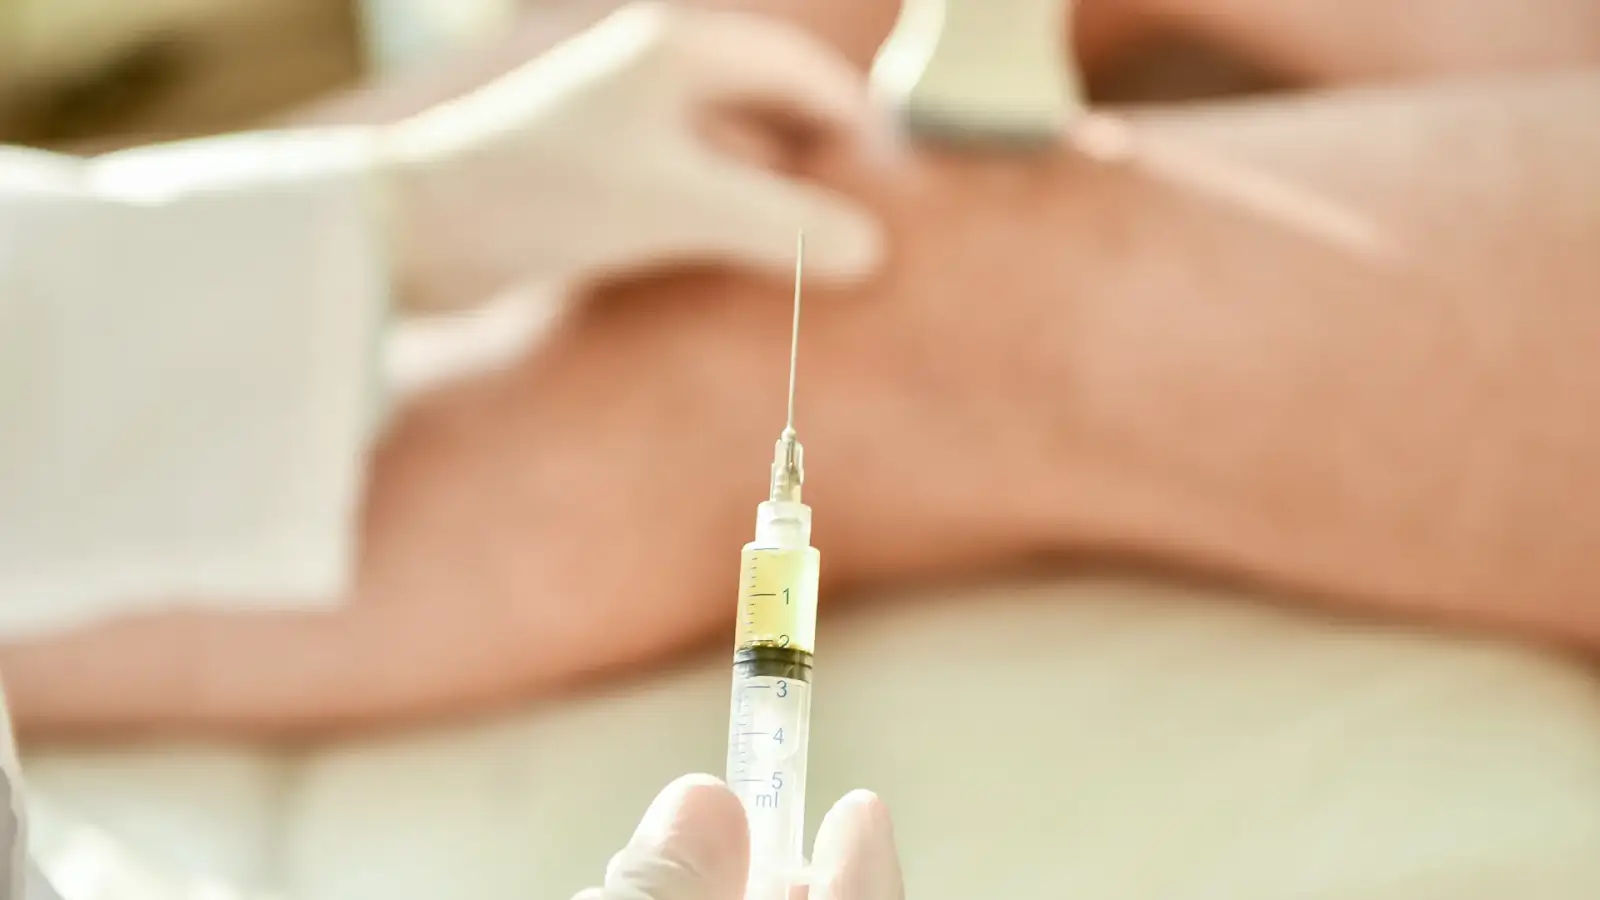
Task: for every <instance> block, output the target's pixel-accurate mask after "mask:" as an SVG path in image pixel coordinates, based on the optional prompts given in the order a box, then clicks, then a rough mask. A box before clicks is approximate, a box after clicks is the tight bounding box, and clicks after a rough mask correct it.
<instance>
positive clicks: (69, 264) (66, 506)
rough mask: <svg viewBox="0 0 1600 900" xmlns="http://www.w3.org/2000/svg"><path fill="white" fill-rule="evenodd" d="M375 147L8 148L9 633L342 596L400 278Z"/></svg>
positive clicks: (4, 375)
mask: <svg viewBox="0 0 1600 900" xmlns="http://www.w3.org/2000/svg"><path fill="white" fill-rule="evenodd" d="M371 158H372V153H371V150H370V140H369V137H368V136H367V135H366V134H365V133H363V132H359V131H348V132H346V131H328V132H284V133H279V134H253V135H236V136H231V137H226V138H216V139H207V140H199V141H192V142H186V143H179V144H170V145H164V146H156V147H151V148H146V149H141V150H135V151H128V152H124V153H117V154H111V155H108V156H103V157H98V158H95V159H92V160H86V161H82V160H76V159H69V158H64V157H60V156H53V155H48V154H44V153H39V152H34V151H27V150H20V149H11V148H0V632H4V633H5V634H7V635H8V636H16V635H18V634H19V633H25V632H28V631H32V630H37V629H48V628H58V627H63V626H68V625H72V624H75V623H79V622H84V621H89V620H92V619H96V618H100V617H103V616H104V615H106V614H108V613H111V612H126V611H131V610H133V609H137V608H150V607H153V606H157V605H174V604H178V603H216V602H228V603H235V604H237V603H241V602H243V603H251V604H267V603H271V604H274V605H285V604H323V603H326V602H328V600H329V599H330V598H334V597H337V596H338V593H339V591H340V589H341V588H342V586H343V584H344V582H345V580H346V578H347V575H348V569H349V560H350V556H351V543H352V538H351V534H352V531H353V517H354V513H355V507H356V503H357V500H358V495H359V490H360V487H361V484H362V480H363V478H362V476H363V472H364V464H363V463H364V458H365V449H366V447H367V444H368V441H369V439H370V438H371V430H372V425H373V423H374V421H375V416H374V414H375V411H376V409H377V407H376V402H377V400H378V394H377V388H378V379H377V368H376V354H375V352H374V351H375V350H376V348H377V342H378V331H379V328H380V326H381V323H382V317H383V315H384V310H385V307H386V304H387V294H388V289H387V283H386V279H387V271H388V265H387V260H386V258H385V250H384V248H385V239H384V235H383V230H382V228H381V227H379V223H380V222H381V217H380V216H379V215H378V213H379V209H378V206H377V204H378V201H379V198H378V197H377V191H376V190H375V178H374V177H373V174H372V165H371Z"/></svg>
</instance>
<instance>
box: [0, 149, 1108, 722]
mask: <svg viewBox="0 0 1600 900" xmlns="http://www.w3.org/2000/svg"><path fill="white" fill-rule="evenodd" d="M840 156H841V158H840V159H837V160H833V159H823V160H819V161H817V162H815V163H813V164H810V165H808V166H807V168H806V170H807V171H808V172H812V173H814V174H817V175H818V176H819V178H820V179H821V180H823V181H824V182H825V183H829V184H837V185H840V186H841V187H842V188H844V189H847V190H848V191H849V192H850V193H851V194H852V195H856V196H861V197H863V198H867V199H868V200H869V202H870V205H871V207H872V208H874V209H877V210H880V211H882V213H883V215H884V217H885V221H886V222H887V223H888V225H889V227H890V229H891V234H892V235H893V236H894V246H895V254H894V257H893V259H892V261H891V263H890V265H889V266H887V267H886V269H885V271H884V273H883V274H882V276H881V277H880V278H878V279H875V280H874V281H873V282H871V283H870V285H867V286H862V287H857V288H847V289H838V288H836V289H829V288H826V287H825V286H822V285H815V286H812V287H809V288H808V289H807V295H806V296H807V300H806V306H805V314H804V318H803V320H802V322H801V340H800V361H799V393H798V408H797V416H798V418H797V427H798V429H799V433H800V438H801V440H802V441H804V442H805V445H806V450H807V454H806V455H807V462H808V468H809V469H810V473H809V474H810V477H809V478H808V480H807V485H806V499H807V501H808V502H810V503H811V504H812V505H813V506H814V508H815V509H816V522H817V531H816V542H817V545H818V547H819V548H820V549H821V550H822V559H823V564H822V572H823V578H824V580H825V588H827V589H829V590H830V596H835V597H842V596H843V595H842V593H833V592H832V588H833V587H834V586H837V585H841V584H860V583H863V582H871V581H877V580H880V579H883V578H886V577H890V576H909V577H928V576H931V575H935V574H938V573H942V572H946V571H967V570H971V569H973V568H977V567H981V566H985V565H991V564H994V563H996V562H1004V561H1006V560H1007V559H1008V558H1009V557H1010V556H1011V555H1013V554H1018V553H1021V552H1026V551H1031V550H1034V549H1036V548H1037V547H1038V546H1040V541H1041V537H1040V535H1038V534H1036V533H1032V532H1030V531H1029V529H1034V528H1038V527H1041V526H1040V523H1049V522H1052V521H1053V519H1054V518H1055V517H1057V516H1058V514H1059V513H1058V511H1059V509H1060V504H1059V502H1057V501H1055V500H1053V499H1052V498H1051V497H1048V496H1043V497H1041V496H1040V494H1039V490H1038V486H1039V485H1041V484H1055V483H1057V482H1059V481H1060V480H1061V477H1062V476H1061V475H1060V474H1059V473H1060V472H1061V471H1062V470H1071V469H1072V468H1074V467H1073V466H1070V465H1068V464H1067V463H1066V462H1064V461H1063V455H1064V453H1065V452H1066V450H1067V449H1069V448H1070V447H1071V446H1072V444H1071V442H1069V441H1067V440H1065V439H1062V438H1059V437H1057V436H1054V435H1051V434H1049V433H1048V431H1047V429H1049V428H1050V427H1052V423H1049V422H1041V421H1039V417H1038V416H1036V415H1031V414H1029V413H1030V411H1031V410H1032V409H1033V407H1032V406H1030V405H1029V404H1030V403H1033V404H1034V405H1037V402H1036V401H1034V400H1030V399H1028V398H1033V397H1036V396H1037V394H1038V392H1039V391H1040V387H1039V385H1038V380H1037V378H1036V377H1035V373H1033V372H1032V371H1031V370H1028V369H1026V368H1024V367H1021V363H1020V362H1019V359H1026V357H1027V356H1028V355H1030V354H1032V353H1034V352H1045V351H1046V348H1044V347H1036V348H1019V347H1018V344H1017V340H1016V335H1017V334H1019V333H1030V330H1031V331H1032V332H1037V333H1038V334H1040V335H1041V337H1040V340H1044V341H1051V342H1054V339H1053V338H1051V337H1050V335H1051V334H1053V333H1054V332H1053V331H1052V330H1051V329H1050V328H1039V327H1037V323H1040V322H1055V321H1058V320H1059V319H1060V317H1061V316H1071V315H1074V314H1075V313H1074V309H1075V307H1074V305H1073V304H1072V303H1070V302H1066V301H1065V298H1070V297H1071V296H1072V294H1073V290H1074V289H1073V288H1072V285H1073V284H1074V283H1075V280H1076V279H1080V278H1081V277H1082V276H1081V274H1080V273H1082V272H1085V271H1088V270H1089V269H1090V268H1091V265H1090V264H1091V263H1092V262H1093V259H1094V258H1095V257H1096V256H1097V255H1100V256H1111V255H1114V254H1115V253H1116V252H1118V251H1117V250H1116V249H1115V247H1114V244H1115V242H1116V240H1117V235H1118V230H1117V229H1116V228H1110V229H1108V228H1106V227H1105V223H1107V222H1112V223H1114V222H1115V221H1116V218H1117V216H1118V215H1119V213H1118V212H1117V211H1116V210H1115V209H1110V208H1108V207H1106V206H1104V205H1103V204H1102V203H1101V202H1100V198H1099V197H1098V196H1097V192H1096V191H1095V190H1093V188H1094V187H1095V185H1096V184H1097V179H1096V176H1095V175H1094V173H1093V172H1092V170H1091V169H1090V167H1088V166H1086V165H1084V164H1082V163H1081V162H1080V161H1075V160H1074V159H1073V158H1072V157H1070V156H1068V155H1067V154H1061V155H1060V156H1047V157H1046V158H1042V159H1036V160H1033V161H1031V162H1026V163H1018V162H1017V161H1015V160H1011V159H1002V160H984V159H973V158H970V157H953V158H950V159H947V160H941V159H935V158H932V157H929V156H923V155H917V154H911V155H908V156H906V157H903V158H898V159H896V160H893V161H892V163H891V164H880V163H878V162H876V161H874V160H873V159H872V158H871V157H869V156H868V155H867V154H866V153H865V152H864V151H863V152H860V153H846V154H841V155H840ZM1080 218H1081V219H1082V220H1083V222H1084V224H1083V226H1082V228H1081V229H1073V230H1068V229H1067V227H1066V223H1068V222H1076V221H1078V219H1080ZM1108 245H1112V246H1109V247H1108ZM808 249H809V248H808ZM808 257H809V254H808ZM789 299H790V285H789V283H788V280H787V279H786V278H758V277H755V276H752V275H737V274H733V273H721V274H714V273H703V274H700V275H689V274H687V273H686V274H685V275H684V276H682V277H675V278H661V277H654V278H648V279H635V280H633V281H630V282H627V283H619V284H615V285H613V286H611V287H610V288H609V289H607V290H606V291H604V292H603V293H601V294H600V295H599V296H596V297H593V298H590V299H589V300H588V301H587V302H584V303H579V304H574V305H573V307H572V311H571V314H570V315H568V316H566V317H564V318H562V319H561V320H560V321H559V322H558V323H557V325H556V326H555V327H554V328H553V330H552V331H550V332H549V333H547V334H545V335H543V336H542V338H541V339H540V341H539V343H538V344H537V345H536V346H533V347H532V348H531V349H529V350H527V351H526V352H523V353H522V354H521V355H520V356H516V357H515V358H514V359H513V360H512V361H511V362H510V363H508V364H507V365H505V366H503V367H501V368H497V369H493V370H490V371H484V372H480V373H478V374H475V375H472V376H470V377H464V378H460V379H458V380H455V381H451V382H449V383H446V384H443V385H440V386H436V387H433V388H431V389H428V390H426V391H424V392H422V393H420V394H418V395H417V396H416V397H415V398H414V399H413V400H412V401H411V402H410V403H408V404H407V405H406V406H404V407H403V408H402V409H401V410H400V411H399V413H398V415H397V417H396V419H395V421H394V422H393V424H392V427H391V429H390V431H389V432H388V434H387V435H386V436H385V439H384V442H383V444H382V446H381V447H380V449H379V451H378V453H377V455H376V457H375V459H374V463H373V471H372V477H371V483H370V486H369V490H368V497H367V503H366V510H365V521H364V524H363V539H362V552H361V560H360V565H359V571H358V573H357V583H356V587H355V590H354V592H353V594H352V595H351V596H350V597H348V598H346V599H345V602H344V604H343V605H342V607H341V608H340V609H338V610H336V611H334V612H330V613H287V612H284V613H236V614H216V613H213V614H199V613H183V614H168V615H162V616H156V617H146V618H140V619H132V620H126V621H121V622H115V623H108V624H105V625H102V626H98V627H96V628H94V629H92V630H87V631H83V632H79V633H74V634H65V635H60V636H56V637H52V638H48V639H44V640H39V641H37V642H32V643H29V644H25V645H12V646H6V647H0V671H4V672H5V674H6V679H7V683H6V687H7V692H8V694H9V695H10V696H11V699H12V702H13V704H14V709H15V713H16V716H17V719H18V721H19V727H21V728H22V729H24V730H27V729H34V730H36V731H44V732H58V733H71V732H81V731H84V730H92V729H97V728H121V729H127V728H130V727H144V728H154V729H160V730H169V729H179V730H184V729H194V730H201V731H208V732H222V733H234V734H237V733H241V732H243V733H247V734H248V733H257V734H268V735H280V734H285V733H295V732H312V731H326V730H328V729H337V728H341V727H347V726H357V725H363V724H371V723H388V722H392V721H394V720H402V719H418V718H426V717H433V716H438V715H443V714H457V713H460V712H462V711H464V710H469V709H477V708H486V707H503V706H505V705H508V704H512V703H516V702H521V701H524V700H526V699H527V698H529V697H532V696H540V695H548V694H549V693H551V692H553V691H556V690H559V689H563V688H568V687H570V686H572V685H574V684H575V683H578V682H581V681H584V680H587V679H590V678H592V677H594V676H595V675H596V674H597V673H601V672H615V671H617V670H619V669H626V671H629V672H641V671H648V667H649V666H650V665H652V664H653V663H658V662H659V661H661V660H662V659H663V658H664V657H666V656H668V655H670V654H672V653H676V652H681V651H683V650H685V649H687V648H690V647H693V646H697V645H699V644H700V643H701V642H703V641H706V640H707V639H709V638H711V637H712V636H714V635H731V629H732V626H733V622H732V615H733V607H732V604H733V597H734V593H735V590H734V589H735V587H736V584H735V582H736V580H737V579H736V575H737V566H738V548H739V547H740V546H741V545H742V544H743V543H744V542H746V541H748V540H749V539H750V537H751V534H752V529H753V527H754V517H755V506H756V503H757V501H759V500H761V499H764V498H765V497H766V494H767V487H768V485H767V481H768V469H767V467H768V463H769V460H770V459H771V453H772V442H773V441H774V440H775V439H776V438H777V436H778V433H779V431H781V430H782V428H783V421H784V411H785V410H784V388H785V382H786V380H787V375H788V350H789V325H790V307H789V302H788V301H789ZM1024 349H1025V350H1027V352H1026V353H1023V352H1019V351H1020V350H1024ZM1078 351H1079V348H1077V347H1072V346H1064V345H1063V346H1051V347H1050V348H1048V352H1051V353H1059V354H1062V355H1063V356H1065V357H1069V358H1070V357H1071V356H1072V355H1074V354H1076V353H1077V352H1078ZM1048 390H1050V391H1054V390H1056V388H1055V387H1050V388H1048ZM1062 402H1063V404H1069V403H1070V401H1069V400H1066V399H1063V400H1062ZM1025 414H1027V415H1025ZM1074 489H1075V490H1077V489H1079V488H1078V486H1076V485H1075V486H1074ZM1093 495H1094V492H1093V491H1092V490H1089V489H1088V488H1087V487H1085V488H1083V489H1082V490H1081V494H1080V496H1083V497H1092V496H1093ZM1085 503H1086V504H1087V505H1085V506H1084V507H1083V509H1084V511H1085V514H1086V515H1087V514H1088V513H1089V512H1090V510H1092V508H1093V505H1092V503H1088V501H1085ZM1049 537H1052V538H1053V537H1054V535H1053V534H1052V535H1049Z"/></svg>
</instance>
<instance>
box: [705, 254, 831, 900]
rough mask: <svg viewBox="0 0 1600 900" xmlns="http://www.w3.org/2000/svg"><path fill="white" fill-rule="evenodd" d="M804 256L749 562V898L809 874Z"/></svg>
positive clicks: (744, 736) (810, 616)
mask: <svg viewBox="0 0 1600 900" xmlns="http://www.w3.org/2000/svg"><path fill="white" fill-rule="evenodd" d="M804 261H805V236H804V234H802V235H800V237H799V238H798V239H797V240H796V248H795V270H794V325H793V331H792V333H791V336H790V340H789V417H788V422H787V424H786V425H785V426H784V429H783V433H782V435H780V436H779V437H778V442H777V446H776V448H775V452H774V455H773V461H772V483H771V491H770V493H769V494H768V497H767V499H766V500H765V501H764V502H762V503H761V504H760V505H758V506H757V507H756V539H755V540H753V541H751V542H750V543H748V544H745V545H744V551H743V553H742V555H741V558H740V564H741V569H740V573H739V614H738V619H737V623H738V624H737V627H736V628H735V631H734V645H733V648H734V649H733V713H732V715H731V716H730V722H729V726H728V784H729V786H730V787H732V788H733V791H734V793H736V794H738V795H739V799H740V800H741V801H742V802H743V803H744V810H745V815H746V817H747V818H748V819H749V821H750V883H749V886H748V889H747V892H746V895H745V896H746V900H787V898H788V897H789V891H790V887H791V886H792V885H795V884H800V883H803V881H804V879H805V871H804V868H805V855H804V853H805V849H804V841H805V815H806V814H805V799H806V741H807V738H808V737H809V733H810V730H811V654H812V650H813V648H814V645H815V637H816V631H817V574H818V565H819V563H820V560H821V556H820V554H818V553H817V549H816V548H815V547H812V546H811V508H810V507H808V506H806V505H805V504H804V503H801V502H800V486H801V484H802V483H803V482H804V481H805V461H804V451H803V450H802V448H801V446H800V442H799V441H798V440H796V438H795V430H794V373H795V360H796V358H797V356H798V351H799V347H800V274H801V269H802V267H803V265H804Z"/></svg>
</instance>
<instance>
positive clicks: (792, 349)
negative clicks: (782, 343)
mask: <svg viewBox="0 0 1600 900" xmlns="http://www.w3.org/2000/svg"><path fill="white" fill-rule="evenodd" d="M794 244H795V246H794V325H793V327H792V328H791V329H790V332H789V420H788V422H787V423H785V425H784V429H783V430H784V431H786V432H789V433H790V434H793V433H794V367H795V362H796V360H798V359H799V358H800V273H801V270H802V269H804V268H805V260H806V233H805V232H804V231H801V232H800V233H799V234H798V235H796V237H795V242H794Z"/></svg>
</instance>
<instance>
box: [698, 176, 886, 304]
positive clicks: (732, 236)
mask: <svg viewBox="0 0 1600 900" xmlns="http://www.w3.org/2000/svg"><path fill="white" fill-rule="evenodd" d="M697 168H698V169H699V171H698V172H696V174H695V175H694V176H693V177H692V178H690V179H687V180H686V182H685V184H684V187H685V190H687V191H688V192H690V193H691V195H692V196H690V197H688V198H686V199H685V202H684V203H682V204H681V207H680V208H681V209H682V210H684V211H685V213H686V216H685V219H683V220H680V223H679V224H680V228H679V231H678V235H679V237H680V239H682V240H684V241H686V242H689V243H692V244H693V245H694V246H693V247H689V248H684V249H686V250H688V251H689V252H690V253H692V254H693V255H697V256H710V257H714V258H716V259H718V260H720V261H725V262H729V263H739V264H750V265H757V266H764V267H769V268H773V269H778V270H783V269H789V268H793V266H794V253H795V234H796V232H797V231H799V230H801V229H804V231H805V236H806V276H807V277H808V278H810V277H813V276H815V277H818V278H840V279H855V278H863V277H866V276H868V275H870V274H872V272H873V271H875V270H876V269H877V267H878V265H879V264H880V263H881V262H882V261H883V254H884V237H883V228H882V226H881V225H880V224H879V222H878V220H877V219H876V217H874V216H873V215H872V214H871V213H870V212H869V211H868V210H867V209H866V208H865V207H864V206H862V205H860V204H858V203H856V202H855V201H854V200H852V199H851V198H849V197H846V196H845V195H843V194H839V193H835V192H833V191H830V190H827V189H824V188H822V187H820V186H817V185H814V184H809V183H807V182H804V181H801V180H798V179H796V178H792V177H788V176H781V175H778V174H776V173H773V172H768V171H765V170H763V169H760V168H758V167H756V166H752V165H748V164H745V163H742V162H739V161H735V160H733V159H724V158H718V157H716V156H715V155H714V154H713V153H711V152H710V151H707V152H706V154H705V160H704V162H703V163H702V164H701V165H700V166H698V167H697Z"/></svg>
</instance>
